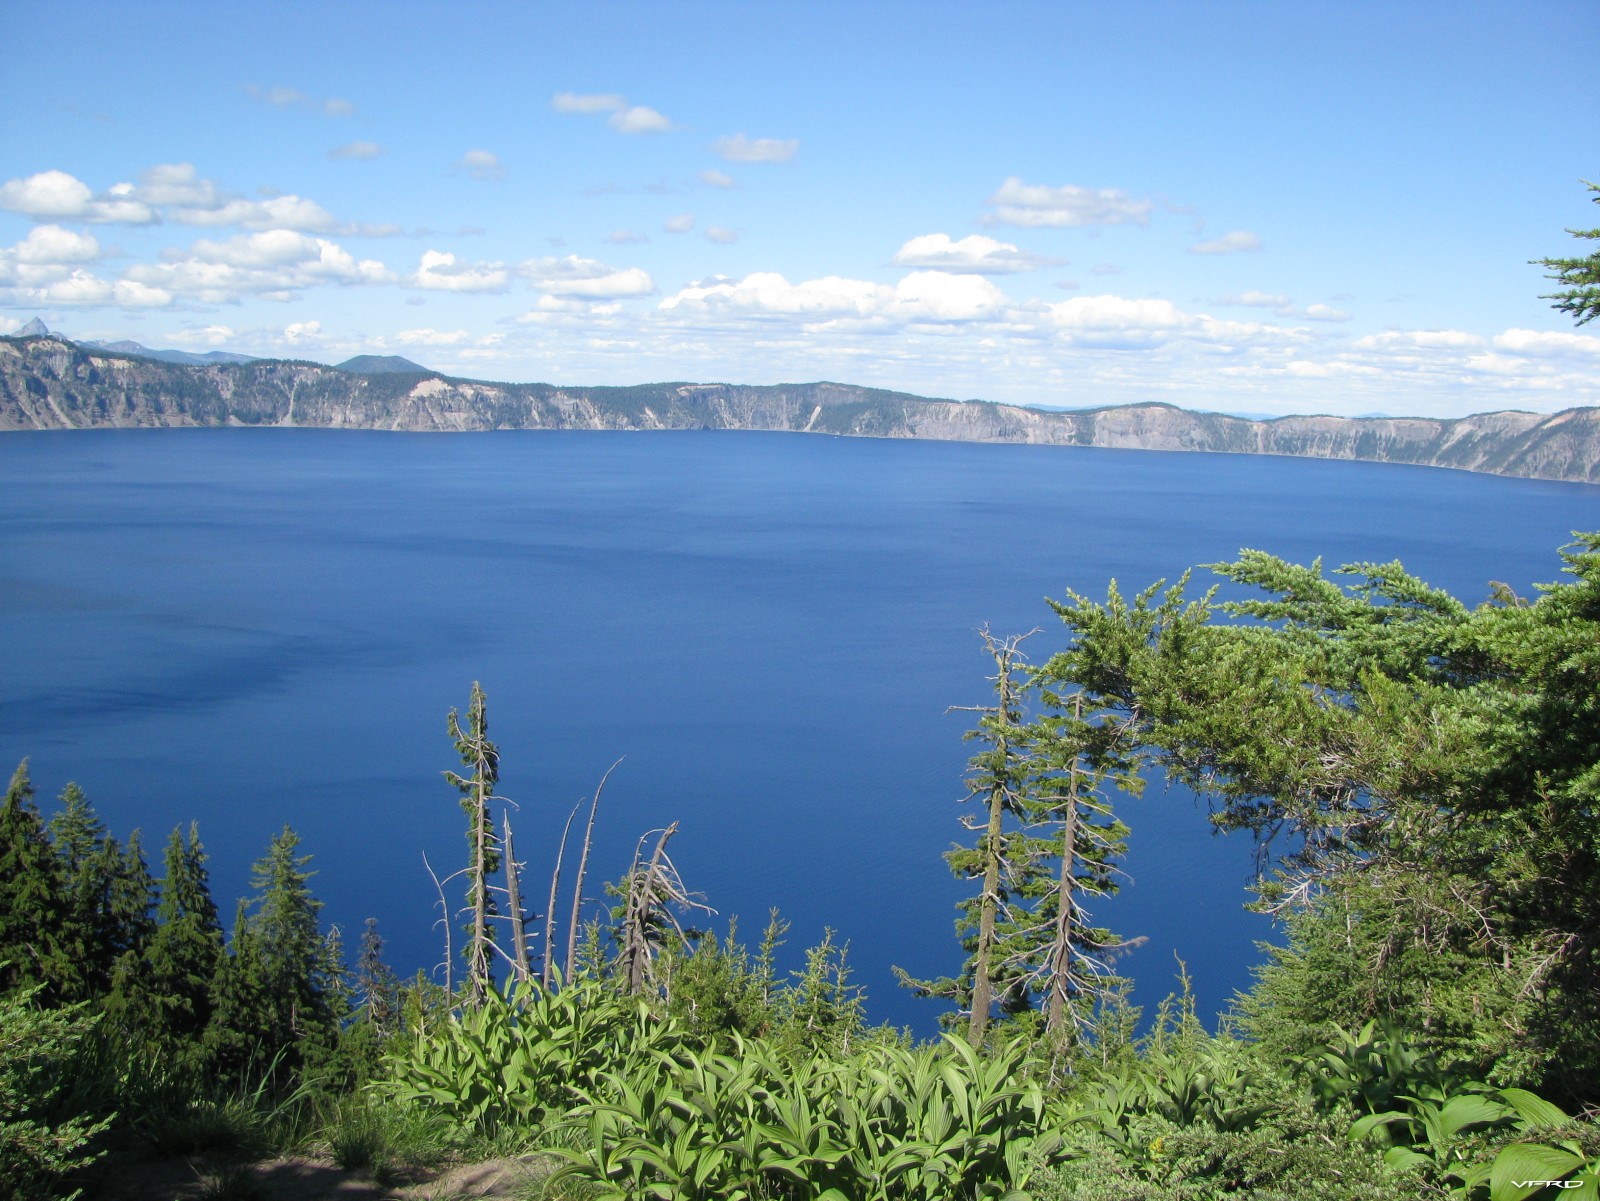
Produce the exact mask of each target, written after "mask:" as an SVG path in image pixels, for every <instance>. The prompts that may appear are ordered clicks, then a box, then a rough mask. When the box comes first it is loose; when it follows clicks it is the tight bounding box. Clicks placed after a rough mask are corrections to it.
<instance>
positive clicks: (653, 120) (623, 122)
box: [607, 104, 672, 134]
mask: <svg viewBox="0 0 1600 1201" xmlns="http://www.w3.org/2000/svg"><path fill="white" fill-rule="evenodd" d="M607 124H609V125H610V126H611V128H612V129H614V130H616V131H617V132H618V133H629V134H641V133H666V132H667V131H668V130H669V129H671V128H672V122H671V121H669V120H668V119H667V118H666V117H664V116H662V115H661V114H660V113H658V112H656V110H655V109H653V108H646V107H645V106H644V105H642V104H635V105H633V106H632V107H631V108H624V109H619V110H618V111H617V112H614V113H612V114H611V117H610V118H609V120H608V121H607Z"/></svg>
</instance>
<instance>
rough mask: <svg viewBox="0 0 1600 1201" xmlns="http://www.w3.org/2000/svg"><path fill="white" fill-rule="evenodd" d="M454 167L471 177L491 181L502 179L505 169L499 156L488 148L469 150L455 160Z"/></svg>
mask: <svg viewBox="0 0 1600 1201" xmlns="http://www.w3.org/2000/svg"><path fill="white" fill-rule="evenodd" d="M455 169H456V170H457V171H460V172H461V173H462V174H464V175H469V176H471V177H472V178H473V179H481V180H485V181H492V180H497V179H504V178H505V175H506V169H505V166H504V164H502V163H501V162H500V157H499V155H497V154H494V153H493V152H491V151H488V150H469V151H467V152H466V153H465V154H463V155H462V156H461V157H460V158H459V159H457V160H456V163H455Z"/></svg>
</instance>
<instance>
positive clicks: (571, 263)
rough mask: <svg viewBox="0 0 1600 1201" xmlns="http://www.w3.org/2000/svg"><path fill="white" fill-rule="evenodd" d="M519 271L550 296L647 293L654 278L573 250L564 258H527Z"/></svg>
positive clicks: (645, 273)
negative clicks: (589, 257) (588, 257)
mask: <svg viewBox="0 0 1600 1201" xmlns="http://www.w3.org/2000/svg"><path fill="white" fill-rule="evenodd" d="M519 271H520V273H521V274H523V275H525V276H526V277H527V278H528V279H529V280H531V281H532V283H533V286H534V287H536V288H538V289H539V290H540V291H542V292H547V293H549V294H550V295H552V296H571V297H591V298H617V297H624V296H648V295H649V294H650V293H652V292H654V291H655V290H656V285H655V282H654V281H653V280H652V279H651V278H650V275H649V273H648V272H647V271H645V270H643V269H642V268H639V267H629V268H626V269H621V270H619V269H618V268H616V267H612V266H609V265H607V264H605V263H602V262H599V261H598V260H596V259H585V258H580V257H579V256H577V255H575V254H569V255H567V256H565V257H564V258H545V259H530V260H529V261H528V262H526V263H524V264H522V266H521V267H520V268H519Z"/></svg>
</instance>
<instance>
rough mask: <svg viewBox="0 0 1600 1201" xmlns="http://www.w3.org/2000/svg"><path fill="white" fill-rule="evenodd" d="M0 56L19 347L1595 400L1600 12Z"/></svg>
mask: <svg viewBox="0 0 1600 1201" xmlns="http://www.w3.org/2000/svg"><path fill="white" fill-rule="evenodd" d="M247 12H248V16H247V15H245V14H246V13H247ZM0 38H3V39H4V42H5V44H6V45H7V47H8V52H7V60H8V61H7V65H6V68H5V70H4V71H3V72H0V106H3V109H4V111H5V113H6V132H5V135H4V137H3V138H0V332H6V331H9V330H13V329H16V328H17V327H19V326H21V325H22V324H23V323H25V322H26V321H27V320H29V319H30V318H31V317H34V316H41V317H43V319H44V320H45V322H46V323H47V324H48V325H49V326H50V327H51V328H53V329H59V330H62V331H64V332H66V333H67V334H68V335H70V336H74V337H83V338H101V339H111V340H114V339H119V338H132V339H135V340H137V341H139V342H142V343H144V344H146V345H149V346H156V347H164V346H173V347H183V348H187V349H192V350H205V349H212V348H225V349H229V350H236V351H240V352H243V353H248V354H256V355H273V356H290V357H298V358H309V359H314V360H318V361H323V362H337V361H340V360H342V359H344V358H346V357H349V356H350V355H353V354H358V353H383V354H401V355H405V356H407V357H409V358H412V359H415V360H417V361H418V362H421V363H424V364H426V365H428V366H430V367H434V368H438V369H440V370H445V371H449V372H452V373H455V374H460V375H466V376H471V377H476V378H484V379H498V380H541V381H549V382H556V383H575V384H576V383H587V384H624V383H638V382H646V381H655V380H668V379H675V380H727V381H734V382H745V383H777V382H784V381H804V380H814V379H837V380H844V381H848V382H854V383H862V384H870V385H875V386H881V387H891V388H899V389H904V390H907V391H913V392H919V393H923V394H926V395H937V396H955V397H961V398H966V397H982V398H985V399H992V400H1005V401H1016V402H1022V403H1030V404H1059V405H1088V404H1097V403H1126V402H1131V401H1138V400H1164V401H1169V402H1172V403H1177V404H1181V405H1186V406H1189V407H1195V408H1210V409H1221V410H1226V411H1236V412H1251V413H1274V414H1276V413H1289V412H1308V411H1316V412H1332V413H1344V414H1356V413H1365V412H1373V411H1382V412H1388V413H1395V414H1419V415H1437V416H1451V415H1459V414H1464V413H1469V412H1480V411H1485V410H1490V409H1496V408H1507V407H1516V408H1527V409H1535V410H1541V411H1554V410H1558V409H1562V408H1566V407H1570V406H1573V405H1580V404H1595V403H1600V387H1597V386H1596V381H1597V380H1600V333H1596V332H1590V331H1591V329H1592V328H1593V327H1583V328H1577V329H1575V328H1574V327H1573V326H1572V324H1571V322H1570V320H1569V319H1567V318H1565V317H1563V316H1562V315H1560V314H1558V313H1554V312H1552V311H1551V309H1550V308H1549V305H1548V302H1546V301H1543V300H1541V299H1539V294H1540V293H1541V292H1544V291H1548V290H1549V285H1548V284H1547V282H1546V281H1545V280H1544V279H1543V277H1542V273H1541V271H1540V269H1539V268H1537V267H1533V266H1530V265H1529V264H1528V260H1529V259H1532V258H1538V257H1542V256H1545V255H1564V254H1570V253H1577V252H1587V251H1589V250H1592V249H1593V248H1594V244H1593V243H1584V244H1580V243H1578V242H1576V241H1575V240H1574V239H1572V238H1570V237H1568V236H1567V234H1565V233H1564V232H1563V231H1564V229H1566V228H1572V227H1583V228H1592V227H1594V226H1596V225H1600V208H1597V207H1596V206H1594V205H1591V204H1589V203H1588V197H1589V195H1590V194H1589V193H1587V192H1586V191H1585V190H1584V188H1583V186H1582V184H1581V183H1580V179H1596V180H1600V86H1597V85H1600V4H1596V3H1594V0H1575V2H1561V0H1548V2H1546V0H1540V2H1536V3H1535V2H1530V0H1518V2H1517V3H1505V4H1473V3H1461V2H1459V0H1456V2H1451V3H1440V4H1434V3H1398V4H1397V3H1385V4H1377V3H1359V2H1358V3H1351V2H1349V0H1343V2H1340V3H1330V4H1321V3H1313V2H1309V0H1308V2H1294V3H1268V2H1267V0H1255V2H1249V3H1245V2H1228V0H1212V2H1208V3H1201V2H1198V0H1196V2H1193V3H1176V2H1173V3H1140V2H1138V0H1134V2H1131V3H1123V4H1115V5H1112V4H1086V3H1073V2H1069V0H1062V2H1058V3H1052V4H1022V3H1009V4H1008V3H1003V2H1002V3H996V4H983V5H980V4H968V3H963V4H952V3H926V2H924V3H916V4H899V3H888V2H884V3H874V4H837V3H805V4H801V3H792V4H762V5H756V4H710V3H695V2H693V0H676V2H674V3H644V2H639V3H627V4H605V3H585V4H581V5H580V4H559V5H557V4H516V5H512V4H473V3H462V4H453V5H449V6H446V5H443V4H408V3H403V2H402V3H385V4H381V5H377V4H374V5H366V4H354V3H350V4H338V3H323V4H319V5H309V4H298V3H281V4H276V5H271V6H253V7H251V8H250V9H248V10H247V9H246V8H244V7H243V6H238V5H219V4H214V3H207V4H196V3H185V2H181V0H172V2H169V3H165V4H162V5H130V4H126V3H119V4H115V5H111V4H103V5H102V4H85V3H73V2H71V0H67V2H65V3H58V4H53V5H49V6H43V5H34V4H25V3H20V2H19V3H13V4H10V5H6V6H4V8H3V10H0ZM1596 324H1597V325H1600V323H1596Z"/></svg>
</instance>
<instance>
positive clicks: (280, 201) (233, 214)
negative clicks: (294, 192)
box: [168, 196, 338, 233]
mask: <svg viewBox="0 0 1600 1201" xmlns="http://www.w3.org/2000/svg"><path fill="white" fill-rule="evenodd" d="M168 215H169V216H170V217H171V218H172V219H173V220H174V221H176V222H178V223H179V224H180V225H199V226H223V225H237V226H238V227H239V228H240V229H261V230H268V229H292V230H298V231H300V232H302V233H332V232H334V231H335V229H336V227H337V226H338V222H336V221H335V220H334V219H333V214H332V213H330V212H328V210H327V209H325V208H323V207H322V206H321V205H320V204H318V203H317V202H316V201H314V200H307V199H306V198H305V197H304V196H273V197H271V198H269V199H267V200H245V199H243V198H239V197H235V198H233V199H231V200H218V201H217V202H216V203H214V204H210V205H206V206H204V207H192V208H173V209H170V210H168Z"/></svg>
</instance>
